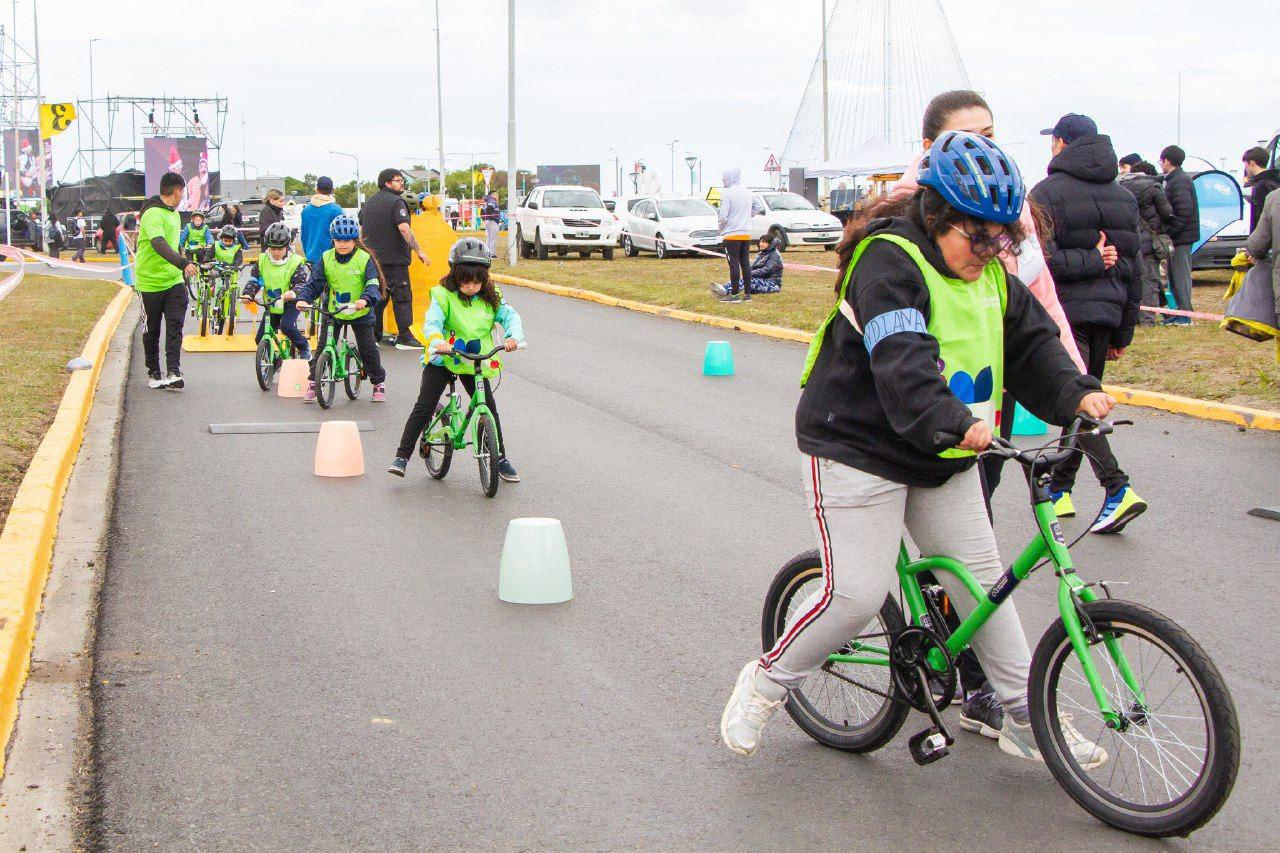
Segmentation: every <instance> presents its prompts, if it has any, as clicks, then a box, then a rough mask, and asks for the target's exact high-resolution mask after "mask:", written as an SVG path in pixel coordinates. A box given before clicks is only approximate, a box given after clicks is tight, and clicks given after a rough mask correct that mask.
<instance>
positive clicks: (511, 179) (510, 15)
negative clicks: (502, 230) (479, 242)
mask: <svg viewBox="0 0 1280 853" xmlns="http://www.w3.org/2000/svg"><path fill="white" fill-rule="evenodd" d="M516 171H517V167H516V0H507V263H509V264H510V265H511V266H513V267H514V266H515V265H516V260H517V258H518V257H519V254H520V253H519V252H518V251H517V250H516V241H515V238H514V224H513V223H512V221H511V219H512V217H511V211H512V210H513V209H515V206H516Z"/></svg>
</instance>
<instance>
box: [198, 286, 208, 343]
mask: <svg viewBox="0 0 1280 853" xmlns="http://www.w3.org/2000/svg"><path fill="white" fill-rule="evenodd" d="M207 334H209V297H208V296H207V295H206V294H201V296H200V337H204V336H205V335H207Z"/></svg>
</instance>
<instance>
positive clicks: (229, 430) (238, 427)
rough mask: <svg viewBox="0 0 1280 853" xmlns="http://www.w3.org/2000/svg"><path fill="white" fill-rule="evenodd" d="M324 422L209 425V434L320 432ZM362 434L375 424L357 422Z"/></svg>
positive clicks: (371, 428)
mask: <svg viewBox="0 0 1280 853" xmlns="http://www.w3.org/2000/svg"><path fill="white" fill-rule="evenodd" d="M322 423H324V421H279V422H274V423H272V422H266V423H245V424H209V432H211V433H213V434H214V435H266V434H269V433H296V432H319V431H320V425H321V424H322ZM356 426H357V427H358V428H359V429H360V432H372V431H373V430H374V428H375V427H374V426H373V424H371V423H369V422H368V421H356Z"/></svg>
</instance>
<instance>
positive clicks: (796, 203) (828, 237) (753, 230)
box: [748, 192, 844, 252]
mask: <svg viewBox="0 0 1280 853" xmlns="http://www.w3.org/2000/svg"><path fill="white" fill-rule="evenodd" d="M756 198H758V199H760V202H761V203H762V204H763V205H764V213H758V214H756V215H755V216H753V217H751V222H750V230H749V232H748V233H750V234H751V239H752V240H759V239H760V238H761V237H763V236H764V235H765V234H768V235H770V236H772V237H773V239H774V240H776V241H777V242H778V249H779V250H780V251H784V252H785V251H786V250H787V249H788V248H789V247H791V246H822V247H824V248H825V249H826V250H827V251H834V250H835V247H836V243H839V242H840V237H841V236H842V235H843V233H844V226H842V225H841V224H840V220H839V219H836V218H835V217H834V216H832V215H831V214H830V213H825V212H823V211H821V210H818V208H816V207H814V206H813V205H812V204H811V203H810V202H809V200H808V199H807V198H805V197H804V196H802V195H796V194H795V193H789V192H757V193H756Z"/></svg>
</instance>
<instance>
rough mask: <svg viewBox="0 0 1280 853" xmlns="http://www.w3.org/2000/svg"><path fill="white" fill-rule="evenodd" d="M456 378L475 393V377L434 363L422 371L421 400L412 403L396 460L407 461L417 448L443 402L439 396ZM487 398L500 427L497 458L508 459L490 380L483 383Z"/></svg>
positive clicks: (496, 422) (494, 420)
mask: <svg viewBox="0 0 1280 853" xmlns="http://www.w3.org/2000/svg"><path fill="white" fill-rule="evenodd" d="M454 379H459V380H461V381H462V387H463V388H465V389H466V392H467V393H468V394H474V393H475V391H476V378H475V377H474V376H472V375H469V374H466V373H454V372H453V371H451V370H449V369H448V368H446V367H441V366H439V365H435V364H428V365H427V366H426V367H424V368H422V386H421V387H420V388H419V389H418V401H417V402H416V403H414V404H413V411H412V412H410V413H409V420H407V421H405V425H404V432H403V433H401V435H400V448H399V449H398V450H397V451H396V456H397V457H399V458H400V459H408V458H409V457H410V456H411V455H413V448H414V445H416V444H417V443H418V438H419V437H420V436H421V435H422V431H423V430H424V429H426V428H427V424H428V423H430V422H431V416H432V415H434V414H435V412H436V403H438V402H440V395H441V394H443V393H444V389H445V388H446V387H448V385H449V383H450V382H452V381H453V380H454ZM484 396H485V403H486V405H488V406H489V411H490V412H492V413H493V422H494V424H495V425H496V426H497V427H498V455H499V456H502V457H503V458H506V455H507V450H506V443H505V442H503V440H502V421H501V420H500V419H499V418H498V401H497V400H495V399H494V397H493V388H492V386H490V385H489V380H488V379H485V380H484Z"/></svg>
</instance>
